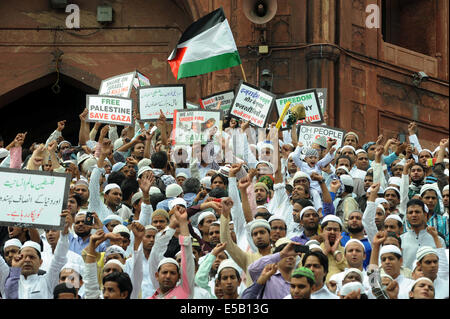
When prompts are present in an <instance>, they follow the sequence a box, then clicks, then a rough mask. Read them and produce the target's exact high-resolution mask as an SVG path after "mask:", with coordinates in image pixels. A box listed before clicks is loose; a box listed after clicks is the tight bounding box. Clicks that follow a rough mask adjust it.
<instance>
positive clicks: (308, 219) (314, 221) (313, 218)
mask: <svg viewBox="0 0 450 319" xmlns="http://www.w3.org/2000/svg"><path fill="white" fill-rule="evenodd" d="M294 205H300V204H298V203H297V202H294ZM306 205H307V204H306ZM294 209H295V207H294ZM296 220H298V222H299V223H300V224H301V225H302V227H303V232H302V233H301V234H300V236H296V237H293V238H291V240H292V241H294V242H297V243H300V244H302V245H305V244H306V242H308V241H309V240H311V239H316V240H317V239H318V238H319V236H318V230H319V220H320V218H319V214H318V213H317V212H316V210H315V208H314V207H313V206H311V205H309V206H305V207H304V208H302V209H301V211H300V214H299V215H298V216H294V221H296ZM296 222H297V221H296Z"/></svg>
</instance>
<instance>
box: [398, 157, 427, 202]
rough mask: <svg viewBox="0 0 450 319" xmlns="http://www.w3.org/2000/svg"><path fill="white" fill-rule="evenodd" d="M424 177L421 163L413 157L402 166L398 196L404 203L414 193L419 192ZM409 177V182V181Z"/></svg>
mask: <svg viewBox="0 0 450 319" xmlns="http://www.w3.org/2000/svg"><path fill="white" fill-rule="evenodd" d="M425 177H426V176H425V169H424V167H423V166H422V165H421V164H419V163H416V162H415V161H414V160H413V159H410V160H409V161H407V162H406V164H405V166H404V167H403V174H402V182H401V184H400V194H401V197H400V198H401V201H402V202H405V204H406V202H408V200H410V199H411V198H413V196H414V195H419V194H420V189H421V188H422V186H423V185H424V183H425V182H424V180H425ZM410 179H411V184H410V183H409V180H410ZM405 195H407V197H406V196H405Z"/></svg>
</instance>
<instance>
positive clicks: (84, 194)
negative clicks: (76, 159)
mask: <svg viewBox="0 0 450 319" xmlns="http://www.w3.org/2000/svg"><path fill="white" fill-rule="evenodd" d="M74 192H75V193H77V194H78V195H79V196H80V198H81V206H80V210H79V211H84V212H86V211H87V209H88V205H89V183H88V181H87V180H85V179H83V178H81V179H79V180H78V181H77V182H76V183H75V188H74Z"/></svg>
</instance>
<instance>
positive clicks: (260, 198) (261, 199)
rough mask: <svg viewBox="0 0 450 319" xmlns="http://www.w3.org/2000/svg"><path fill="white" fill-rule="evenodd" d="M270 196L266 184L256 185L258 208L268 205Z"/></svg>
mask: <svg viewBox="0 0 450 319" xmlns="http://www.w3.org/2000/svg"><path fill="white" fill-rule="evenodd" d="M269 195H270V191H269V187H267V185H266V184H264V183H261V182H259V183H256V184H255V199H256V204H257V205H258V206H262V205H266V204H267V201H268V199H269Z"/></svg>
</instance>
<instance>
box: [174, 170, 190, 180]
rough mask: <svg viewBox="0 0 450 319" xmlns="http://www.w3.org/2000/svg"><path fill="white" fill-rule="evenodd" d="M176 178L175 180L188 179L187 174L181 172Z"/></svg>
mask: <svg viewBox="0 0 450 319" xmlns="http://www.w3.org/2000/svg"><path fill="white" fill-rule="evenodd" d="M176 177H177V178H178V177H184V178H186V179H188V178H189V176H187V174H186V173H183V172H179V173H178V174H177V175H176Z"/></svg>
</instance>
